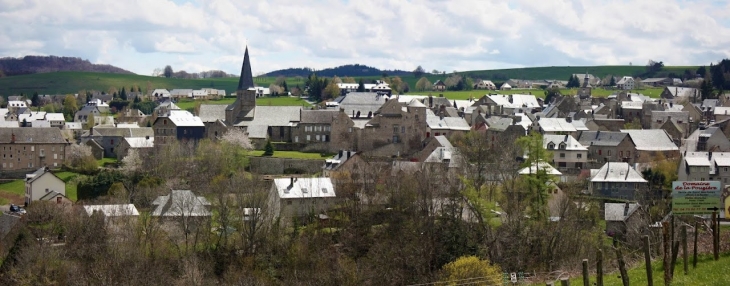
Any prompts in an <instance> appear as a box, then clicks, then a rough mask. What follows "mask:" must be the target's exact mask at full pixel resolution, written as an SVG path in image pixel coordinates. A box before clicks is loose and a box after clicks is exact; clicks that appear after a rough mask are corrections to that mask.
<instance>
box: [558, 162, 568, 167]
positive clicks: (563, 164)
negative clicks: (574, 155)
mask: <svg viewBox="0 0 730 286" xmlns="http://www.w3.org/2000/svg"><path fill="white" fill-rule="evenodd" d="M565 167H567V164H566V163H565V162H558V168H565Z"/></svg>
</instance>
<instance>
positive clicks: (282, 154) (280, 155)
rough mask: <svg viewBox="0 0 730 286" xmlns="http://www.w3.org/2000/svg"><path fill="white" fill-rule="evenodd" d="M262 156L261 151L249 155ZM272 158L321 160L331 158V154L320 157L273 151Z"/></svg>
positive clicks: (319, 155)
mask: <svg viewBox="0 0 730 286" xmlns="http://www.w3.org/2000/svg"><path fill="white" fill-rule="evenodd" d="M263 154H264V151H263V150H255V151H251V152H250V153H249V155H250V156H255V157H261V156H262V155H263ZM271 157H274V158H294V159H312V160H321V159H325V158H329V157H332V154H325V156H322V154H320V153H304V152H298V151H274V156H271Z"/></svg>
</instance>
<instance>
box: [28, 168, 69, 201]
mask: <svg viewBox="0 0 730 286" xmlns="http://www.w3.org/2000/svg"><path fill="white" fill-rule="evenodd" d="M59 195H60V197H65V196H66V183H65V182H64V181H63V180H61V178H59V177H58V176H56V175H54V174H53V173H51V171H50V170H49V169H48V168H47V167H41V168H40V169H38V170H37V171H35V172H33V173H30V174H26V175H25V205H26V206H27V205H29V204H31V202H33V201H38V200H42V199H43V198H44V197H48V198H46V199H45V200H51V199H55V198H56V197H59ZM62 201H63V199H58V202H62Z"/></svg>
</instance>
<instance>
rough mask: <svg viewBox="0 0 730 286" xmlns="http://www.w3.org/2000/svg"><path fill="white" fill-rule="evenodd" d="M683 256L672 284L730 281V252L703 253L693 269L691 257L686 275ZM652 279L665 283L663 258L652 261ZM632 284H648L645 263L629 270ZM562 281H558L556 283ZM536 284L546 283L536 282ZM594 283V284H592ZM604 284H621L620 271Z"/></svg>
mask: <svg viewBox="0 0 730 286" xmlns="http://www.w3.org/2000/svg"><path fill="white" fill-rule="evenodd" d="M681 261H682V259H681V257H679V258H677V262H678V263H677V265H675V267H674V279H673V280H672V285H728V281H730V271H728V269H729V268H728V267H729V266H728V264H730V254H728V253H726V254H724V255H721V256H720V260H718V261H715V260H714V259H713V257H712V256H711V255H702V256H700V257H699V259H698V263H697V269H692V265H691V264H692V258H691V257H690V259H689V263H690V266H689V274H688V275H684V270H683V266H682V262H681ZM651 267H652V278H653V279H652V280H653V281H654V285H664V268H663V266H662V261H661V260H655V261H652V263H651ZM628 275H629V281H630V283H629V284H630V285H648V283H647V280H646V267H645V264H642V265H641V266H638V267H634V268H631V269H629V271H628ZM595 281H596V277H595V276H591V277H590V282H591V283H594V282H595ZM559 283H560V282H559V281H558V282H557V283H556V285H558V284H559ZM536 285H545V284H544V283H542V284H536ZM570 285H583V279H582V278H576V279H571V281H570ZM591 285H592V284H591ZM603 285H606V286H614V285H616V286H620V285H623V284H622V283H621V278H619V274H618V273H611V274H606V275H604V277H603Z"/></svg>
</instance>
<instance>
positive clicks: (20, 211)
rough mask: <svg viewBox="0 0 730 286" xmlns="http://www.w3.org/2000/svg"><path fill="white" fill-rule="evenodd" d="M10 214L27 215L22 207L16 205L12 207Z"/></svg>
mask: <svg viewBox="0 0 730 286" xmlns="http://www.w3.org/2000/svg"><path fill="white" fill-rule="evenodd" d="M10 212H11V213H17V214H25V213H26V212H25V209H24V208H21V207H20V206H16V205H13V204H11V205H10Z"/></svg>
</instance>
